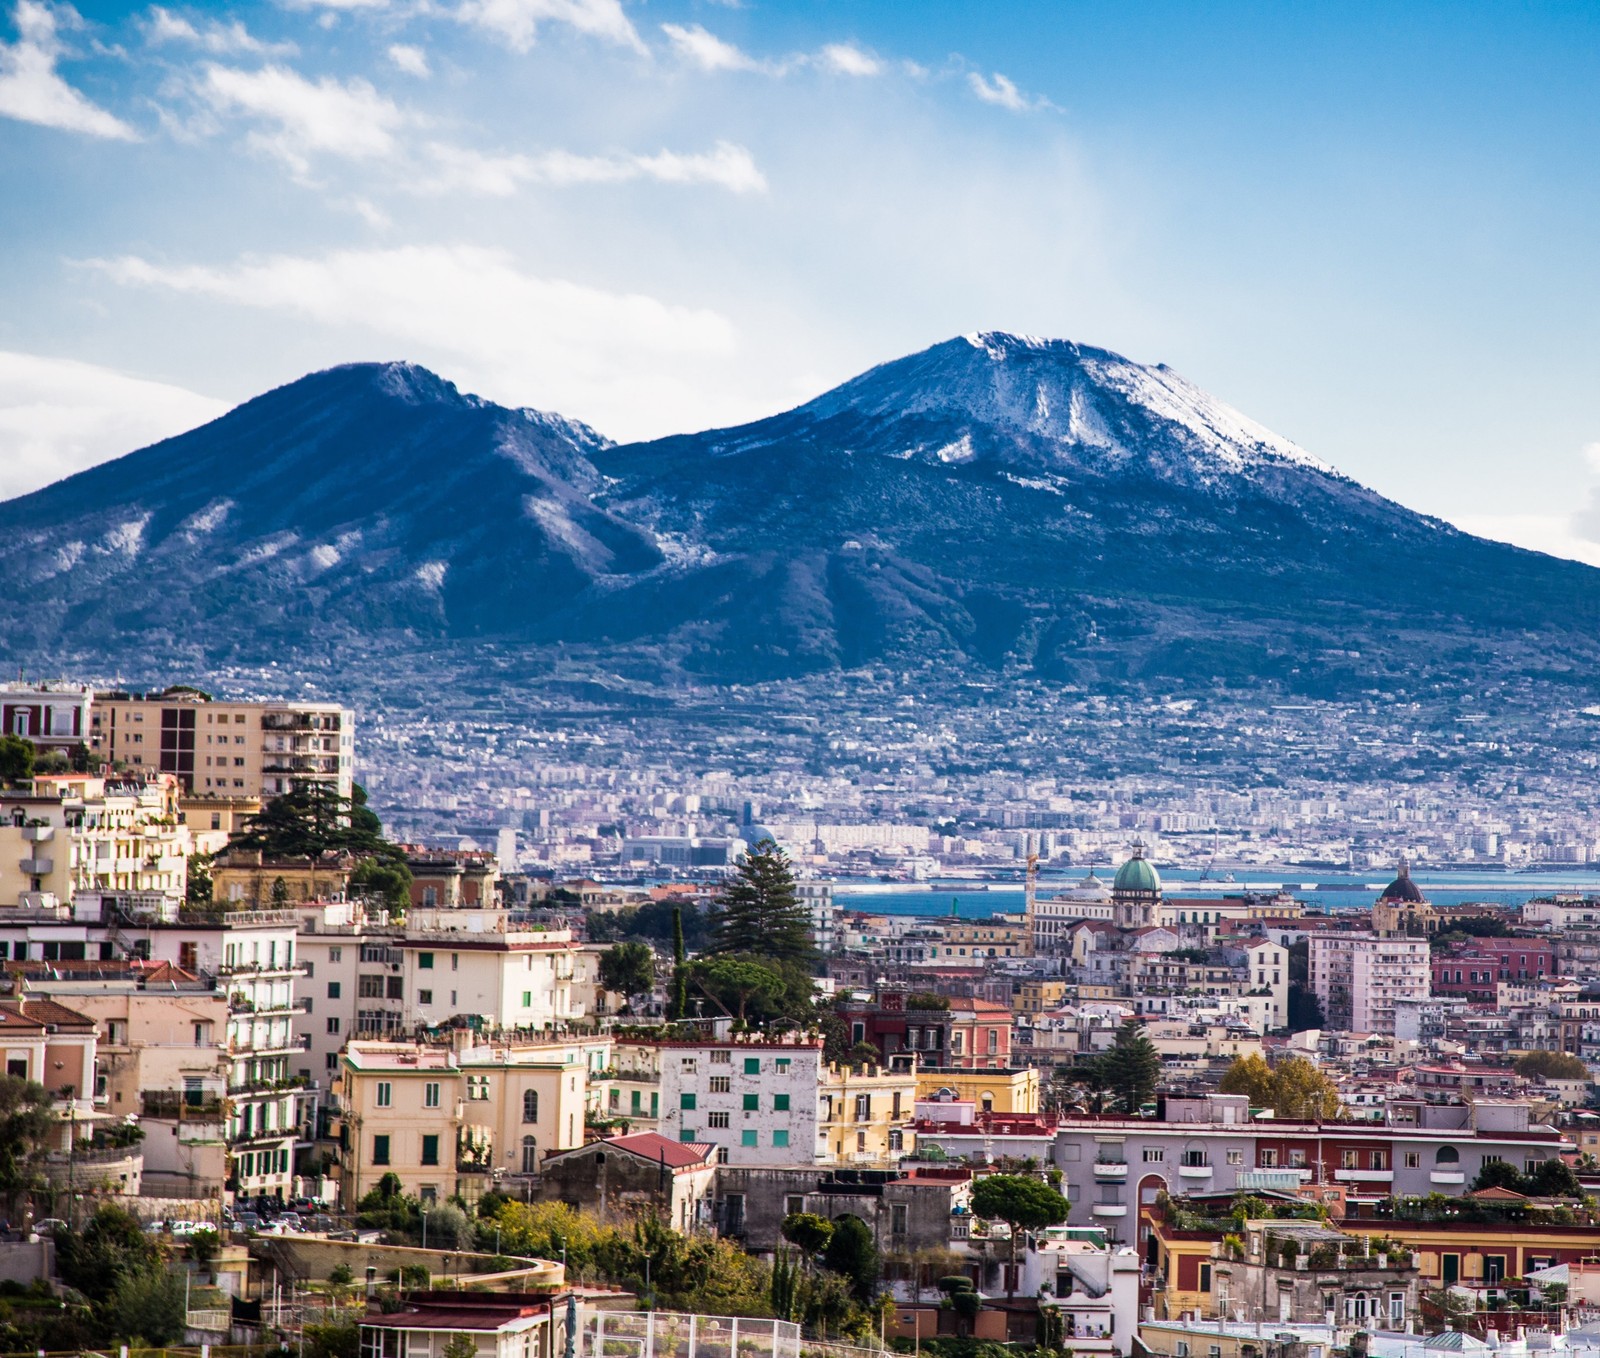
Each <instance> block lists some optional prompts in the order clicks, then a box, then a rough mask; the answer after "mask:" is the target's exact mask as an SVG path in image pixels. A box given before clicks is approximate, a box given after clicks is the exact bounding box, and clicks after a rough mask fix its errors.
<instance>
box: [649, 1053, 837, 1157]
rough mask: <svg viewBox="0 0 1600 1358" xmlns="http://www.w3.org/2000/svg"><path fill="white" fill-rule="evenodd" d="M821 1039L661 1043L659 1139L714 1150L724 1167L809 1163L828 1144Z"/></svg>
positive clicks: (824, 1152) (823, 1154) (825, 1154)
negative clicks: (821, 1102) (822, 1121)
mask: <svg viewBox="0 0 1600 1358" xmlns="http://www.w3.org/2000/svg"><path fill="white" fill-rule="evenodd" d="M822 1069H823V1063H822V1039H821V1038H795V1039H793V1040H791V1041H782V1040H773V1041H761V1040H759V1039H757V1040H754V1041H744V1040H740V1041H729V1042H709V1041H707V1042H692V1041H691V1042H663V1043H662V1044H661V1117H660V1122H659V1124H658V1126H659V1130H660V1132H661V1134H662V1135H663V1136H668V1137H675V1138H676V1139H677V1140H679V1141H692V1142H699V1143H701V1144H711V1145H715V1146H716V1147H717V1162H718V1163H719V1164H725V1165H807V1164H813V1163H815V1162H816V1161H818V1160H822V1159H826V1158H828V1155H829V1148H828V1147H827V1146H826V1145H825V1144H824V1141H825V1138H824V1136H823V1134H822V1130H821V1128H820V1126H819V1123H818V1117H817V1113H818V1091H819V1090H820V1088H821V1086H822Z"/></svg>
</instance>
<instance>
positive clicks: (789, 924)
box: [708, 839, 817, 967]
mask: <svg viewBox="0 0 1600 1358" xmlns="http://www.w3.org/2000/svg"><path fill="white" fill-rule="evenodd" d="M708 951H709V952H712V953H717V954H724V955H726V954H730V953H750V954H754V955H756V956H759V957H761V958H763V959H764V960H766V961H769V962H775V963H778V964H780V965H786V964H797V965H800V966H804V967H811V966H813V965H815V963H816V960H817V949H816V945H815V944H813V943H812V941H811V919H810V916H809V914H808V913H807V911H806V908H805V907H804V906H803V905H801V903H800V897H799V893H798V892H797V891H796V890H795V881H794V870H793V869H792V868H791V867H790V866H789V858H788V855H787V854H785V853H784V852H783V850H782V849H780V848H779V847H778V846H777V845H776V844H775V843H773V841H772V840H770V839H764V840H762V841H761V842H760V843H759V844H757V845H755V846H754V847H753V848H752V849H751V850H750V852H749V853H747V854H746V855H745V856H744V857H743V858H741V859H740V860H739V867H738V871H737V872H736V873H735V874H734V875H733V877H731V878H730V879H729V881H728V885H727V886H726V887H725V888H724V889H723V892H722V894H721V895H720V896H719V897H718V898H717V916H716V919H715V920H714V921H713V922H712V934H711V947H710V948H709V949H708Z"/></svg>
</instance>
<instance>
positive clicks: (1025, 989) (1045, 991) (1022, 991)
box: [1011, 981, 1077, 1014]
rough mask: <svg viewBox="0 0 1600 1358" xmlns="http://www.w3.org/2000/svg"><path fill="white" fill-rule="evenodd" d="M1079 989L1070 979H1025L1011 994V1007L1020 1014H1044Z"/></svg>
mask: <svg viewBox="0 0 1600 1358" xmlns="http://www.w3.org/2000/svg"><path fill="white" fill-rule="evenodd" d="M1076 989H1077V987H1076V986H1074V985H1073V984H1072V983H1071V982H1070V981H1023V982H1021V983H1020V984H1019V985H1018V986H1017V988H1016V991H1015V992H1014V993H1013V994H1012V996H1011V1008H1012V1011H1013V1012H1014V1013H1018V1014H1043V1013H1047V1012H1048V1011H1049V1010H1051V1009H1057V1008H1059V1007H1060V1006H1061V1005H1063V1004H1065V1003H1066V1001H1067V996H1068V995H1070V994H1072V993H1073V992H1074V991H1075V990H1076Z"/></svg>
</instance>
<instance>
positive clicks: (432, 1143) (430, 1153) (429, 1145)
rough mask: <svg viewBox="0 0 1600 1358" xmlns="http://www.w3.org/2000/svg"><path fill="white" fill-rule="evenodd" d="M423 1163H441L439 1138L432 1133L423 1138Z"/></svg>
mask: <svg viewBox="0 0 1600 1358" xmlns="http://www.w3.org/2000/svg"><path fill="white" fill-rule="evenodd" d="M422 1163H423V1164H425V1165H436V1164H438V1163H439V1138H438V1137H437V1136H434V1135H433V1134H432V1133H427V1134H425V1135H424V1136H423V1138H422Z"/></svg>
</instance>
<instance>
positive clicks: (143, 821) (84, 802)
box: [0, 774, 193, 955]
mask: <svg viewBox="0 0 1600 1358" xmlns="http://www.w3.org/2000/svg"><path fill="white" fill-rule="evenodd" d="M192 843H193V842H192V838H191V836H190V833H189V828H188V826H187V825H185V824H183V820H182V817H181V815H180V814H179V810H178V785H177V782H176V780H174V779H172V778H170V777H164V776H159V775H158V776H156V777H153V778H149V779H138V780H117V779H106V778H101V777H97V776H93V775H90V774H50V775H43V776H40V777H38V778H36V779H35V780H34V783H33V790H32V791H31V792H30V793H13V794H7V795H4V796H0V905H17V906H23V907H29V908H39V909H44V908H48V907H51V906H55V905H62V904H67V903H70V902H71V901H72V899H73V897H74V896H75V895H76V894H77V893H79V892H113V893H140V894H151V895H156V896H161V897H164V898H166V899H168V900H171V901H178V900H181V899H182V898H183V895H184V891H185V888H186V887H187V884H188V860H189V853H190V851H191V849H192ZM13 955H15V954H13Z"/></svg>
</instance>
